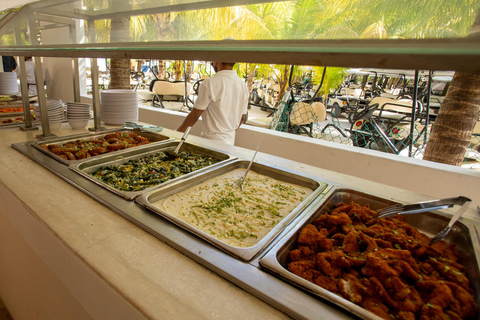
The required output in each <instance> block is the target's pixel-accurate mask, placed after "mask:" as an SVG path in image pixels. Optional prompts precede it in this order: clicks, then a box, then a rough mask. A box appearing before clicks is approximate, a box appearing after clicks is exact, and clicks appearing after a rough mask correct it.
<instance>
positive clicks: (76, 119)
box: [67, 102, 91, 129]
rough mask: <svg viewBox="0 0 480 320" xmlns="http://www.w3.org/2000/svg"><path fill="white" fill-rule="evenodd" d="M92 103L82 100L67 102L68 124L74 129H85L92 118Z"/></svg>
mask: <svg viewBox="0 0 480 320" xmlns="http://www.w3.org/2000/svg"><path fill="white" fill-rule="evenodd" d="M90 109H91V105H90V104H88V103H80V102H67V119H68V124H69V125H70V126H71V127H72V128H73V129H83V128H85V127H86V126H87V124H88V121H89V120H90V118H91V113H90V112H91V111H90Z"/></svg>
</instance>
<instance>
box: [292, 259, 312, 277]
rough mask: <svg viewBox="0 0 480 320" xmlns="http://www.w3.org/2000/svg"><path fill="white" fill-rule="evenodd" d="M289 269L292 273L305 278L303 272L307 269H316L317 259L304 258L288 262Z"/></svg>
mask: <svg viewBox="0 0 480 320" xmlns="http://www.w3.org/2000/svg"><path fill="white" fill-rule="evenodd" d="M287 269H288V271H290V272H291V273H293V274H296V275H297V276H299V277H302V278H303V274H304V273H305V271H307V270H310V269H315V261H310V260H302V261H295V262H291V263H289V264H288V267H287Z"/></svg>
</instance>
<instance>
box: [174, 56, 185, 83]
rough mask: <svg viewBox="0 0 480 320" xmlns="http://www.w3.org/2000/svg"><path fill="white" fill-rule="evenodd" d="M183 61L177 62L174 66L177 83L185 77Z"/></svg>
mask: <svg viewBox="0 0 480 320" xmlns="http://www.w3.org/2000/svg"><path fill="white" fill-rule="evenodd" d="M182 66H183V61H182V60H175V64H174V72H175V81H179V80H181V79H182V77H183V68H182Z"/></svg>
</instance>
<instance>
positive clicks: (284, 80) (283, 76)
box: [276, 65, 290, 103]
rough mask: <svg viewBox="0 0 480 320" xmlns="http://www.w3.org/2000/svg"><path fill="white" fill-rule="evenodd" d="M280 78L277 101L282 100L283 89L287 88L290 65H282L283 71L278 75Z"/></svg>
mask: <svg viewBox="0 0 480 320" xmlns="http://www.w3.org/2000/svg"><path fill="white" fill-rule="evenodd" d="M280 77H281V79H279V82H278V85H279V87H280V90H279V94H278V96H277V101H276V102H277V103H278V102H279V101H280V100H282V98H283V95H284V94H285V90H287V85H288V78H289V77H290V66H289V65H285V66H283V72H282V73H281V75H280Z"/></svg>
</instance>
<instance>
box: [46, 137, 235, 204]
mask: <svg viewBox="0 0 480 320" xmlns="http://www.w3.org/2000/svg"><path fill="white" fill-rule="evenodd" d="M179 143H180V141H178V140H176V141H167V142H163V143H161V144H147V145H145V146H142V147H141V148H129V149H124V150H120V151H117V152H112V153H108V154H105V155H101V156H98V157H92V158H87V159H83V160H77V161H75V162H74V163H71V164H70V165H69V166H68V167H69V168H70V169H72V170H73V171H75V172H77V173H78V174H80V175H82V176H83V177H85V178H87V179H89V180H91V181H93V182H95V183H96V184H99V185H101V186H102V187H104V188H105V189H107V190H109V191H111V192H113V193H115V194H117V195H119V196H121V197H123V198H125V199H127V200H133V199H134V198H135V197H137V196H139V195H140V194H142V193H145V192H148V191H150V190H153V189H156V188H159V187H161V186H164V185H166V184H170V183H172V182H174V181H178V180H183V179H186V178H188V177H189V176H192V175H195V174H198V173H200V172H204V171H207V170H209V169H211V168H214V167H216V166H219V165H222V164H224V163H226V162H228V161H231V160H233V159H235V157H234V156H232V155H229V154H226V153H223V152H221V151H218V150H214V149H207V148H205V147H201V146H199V145H196V144H191V143H187V142H185V143H183V145H182V147H181V150H180V151H188V152H192V153H196V154H200V155H204V156H209V157H213V158H216V159H218V160H219V162H218V163H216V164H213V165H211V166H208V167H205V168H201V169H199V170H196V171H193V172H190V173H187V174H184V175H183V176H180V177H177V178H175V179H171V180H167V181H165V182H163V183H160V184H157V185H155V186H151V187H149V188H146V189H144V190H140V191H122V190H118V189H115V188H114V187H112V186H110V185H108V184H106V183H104V182H103V181H100V180H98V179H96V178H94V177H93V176H91V175H90V174H91V173H93V172H95V171H97V170H98V169H100V168H102V167H106V166H112V165H119V164H122V163H123V162H127V161H129V160H135V159H140V158H144V157H148V156H150V155H153V154H155V153H157V152H160V151H172V152H173V151H174V150H175V148H176V147H177V145H178V144H179ZM42 149H43V148H42Z"/></svg>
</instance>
